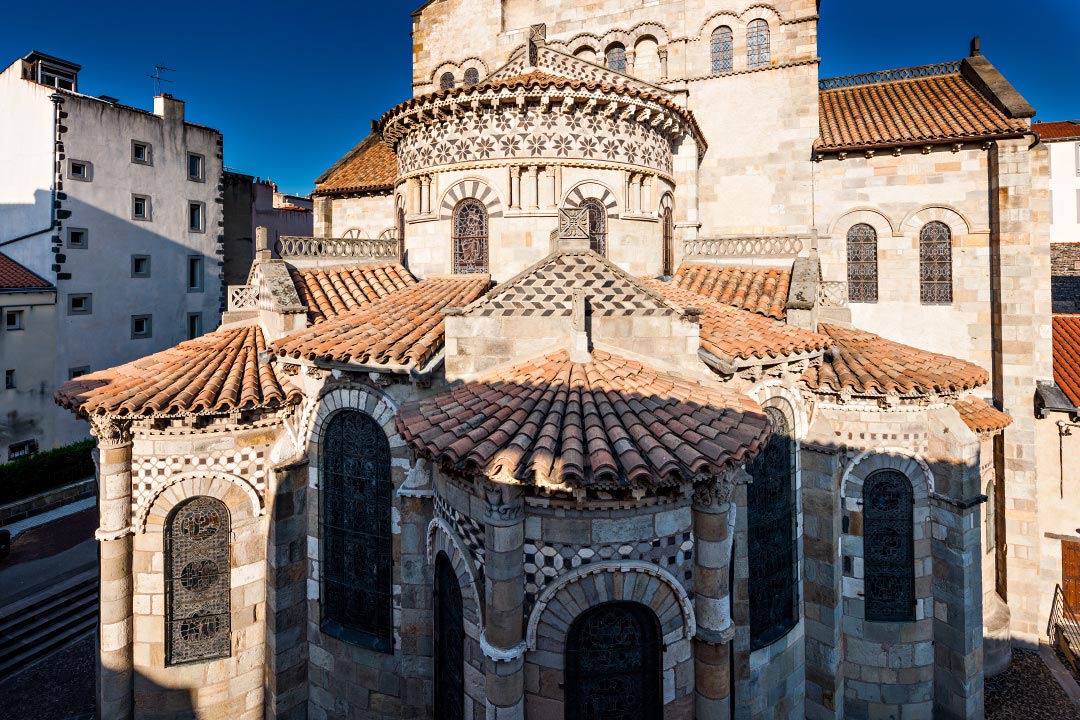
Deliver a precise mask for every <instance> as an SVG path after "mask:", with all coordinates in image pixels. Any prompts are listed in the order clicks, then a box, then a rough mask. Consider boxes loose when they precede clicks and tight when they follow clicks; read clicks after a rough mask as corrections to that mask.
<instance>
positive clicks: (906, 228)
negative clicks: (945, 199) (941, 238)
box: [900, 205, 973, 247]
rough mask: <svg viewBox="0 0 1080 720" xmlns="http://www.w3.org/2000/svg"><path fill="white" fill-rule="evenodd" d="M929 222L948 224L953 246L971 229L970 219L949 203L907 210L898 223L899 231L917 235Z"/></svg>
mask: <svg viewBox="0 0 1080 720" xmlns="http://www.w3.org/2000/svg"><path fill="white" fill-rule="evenodd" d="M930 222H941V223H945V224H946V225H948V226H949V230H950V231H951V232H952V242H953V247H956V246H957V245H959V244H960V240H961V239H962V238H963V237H964V236H966V235H969V234H970V233H971V231H972V227H973V226H972V224H971V221H970V220H968V218H967V216H965V215H964V214H963V213H961V212H960V211H959V210H957V209H956V208H954V207H951V206H949V205H926V206H924V207H922V208H919V209H918V210H913V211H911V212H909V213H908V214H907V215H906V216H905V217H904V219H903V221H902V222H901V223H900V232H901V233H902V234H904V235H909V234H910V235H912V236H917V235H918V233H919V231H920V230H922V228H923V227H924V226H925V225H926V224H927V223H930Z"/></svg>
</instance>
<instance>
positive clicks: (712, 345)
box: [645, 279, 832, 362]
mask: <svg viewBox="0 0 1080 720" xmlns="http://www.w3.org/2000/svg"><path fill="white" fill-rule="evenodd" d="M645 283H646V284H647V285H649V287H652V288H653V289H655V290H656V291H657V292H659V293H660V294H661V295H663V296H664V297H666V298H667V299H668V300H671V301H672V302H674V303H676V304H677V305H680V306H681V307H684V308H688V307H696V308H700V309H701V310H702V314H701V347H702V349H704V350H705V351H706V352H708V353H710V354H712V355H715V356H717V357H719V358H721V359H722V360H726V361H729V362H730V361H732V360H751V359H753V358H758V359H766V358H777V357H782V356H788V355H801V354H804V353H809V352H814V351H816V350H824V349H825V348H827V347H828V346H830V345H832V340H830V339H829V338H828V337H826V336H824V335H820V334H818V333H815V332H811V331H809V330H804V329H802V328H799V327H796V326H794V325H788V324H787V323H784V322H782V321H780V320H774V319H772V318H768V317H762V316H761V315H758V314H757V313H752V312H747V311H745V310H738V309H736V308H734V307H731V306H729V305H723V304H721V303H719V302H717V301H716V300H713V299H712V298H709V297H706V296H704V295H699V294H697V293H694V292H691V291H689V290H684V289H682V288H680V287H678V286H677V285H675V284H673V283H667V282H663V281H661V280H652V279H650V280H645Z"/></svg>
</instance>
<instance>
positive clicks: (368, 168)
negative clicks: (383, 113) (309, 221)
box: [313, 133, 398, 195]
mask: <svg viewBox="0 0 1080 720" xmlns="http://www.w3.org/2000/svg"><path fill="white" fill-rule="evenodd" d="M397 169H398V166H397V155H395V154H394V151H393V150H391V149H390V148H389V147H388V146H387V145H386V143H384V142H383V139H382V136H381V135H379V134H378V133H372V134H371V135H368V136H367V137H366V138H364V140H363V141H362V142H361V143H360V144H359V145H357V146H356V147H354V148H353V149H352V150H350V151H349V152H348V153H347V154H346V155H345V157H343V158H341V160H338V161H337V163H335V164H334V166H333V167H332V168H330V169H329V170H327V171H326V172H325V173H323V174H322V175H321V176H320V177H319V178H318V179H317V180H316V181H315V192H314V193H313V194H314V195H349V194H353V193H371V192H389V191H390V190H393V189H394V183H395V182H396V181H397Z"/></svg>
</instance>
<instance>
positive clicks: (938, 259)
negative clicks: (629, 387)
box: [919, 220, 952, 305]
mask: <svg viewBox="0 0 1080 720" xmlns="http://www.w3.org/2000/svg"><path fill="white" fill-rule="evenodd" d="M919 295H920V297H921V298H922V304H923V305H948V304H949V303H951V302H952V231H951V230H950V229H949V226H948V225H946V224H945V223H943V222H937V221H936V220H935V221H934V222H928V223H926V225H924V226H923V229H922V231H920V232H919Z"/></svg>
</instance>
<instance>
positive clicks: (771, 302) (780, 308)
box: [674, 265, 791, 320]
mask: <svg viewBox="0 0 1080 720" xmlns="http://www.w3.org/2000/svg"><path fill="white" fill-rule="evenodd" d="M674 282H675V284H676V285H678V286H679V287H680V288H682V289H683V290H689V291H690V292H695V293H698V294H699V295H704V296H706V297H709V298H712V299H713V300H716V301H717V302H721V303H724V304H725V305H731V306H732V307H737V308H740V309H742V310H749V311H750V312H755V313H759V314H761V315H764V316H766V317H771V318H776V319H777V320H783V319H784V318H785V317H786V316H787V299H788V290H789V288H790V287H791V270H790V269H781V268H761V267H727V266H722V265H683V266H681V267H680V268H679V269H678V271H677V272H676V273H675V278H674Z"/></svg>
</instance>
